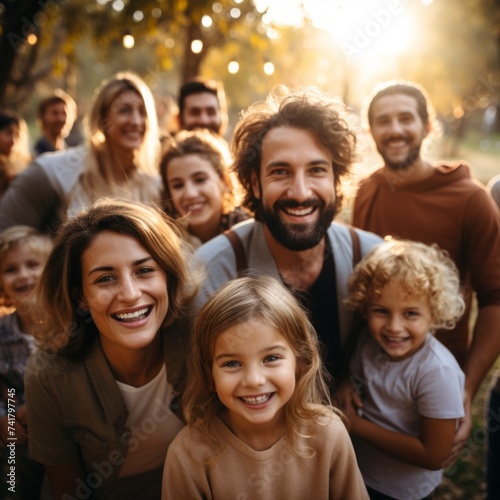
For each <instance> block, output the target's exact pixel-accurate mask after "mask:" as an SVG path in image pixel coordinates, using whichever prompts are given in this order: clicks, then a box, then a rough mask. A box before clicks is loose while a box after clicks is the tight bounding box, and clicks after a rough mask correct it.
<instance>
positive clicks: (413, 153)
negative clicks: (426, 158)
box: [379, 142, 422, 171]
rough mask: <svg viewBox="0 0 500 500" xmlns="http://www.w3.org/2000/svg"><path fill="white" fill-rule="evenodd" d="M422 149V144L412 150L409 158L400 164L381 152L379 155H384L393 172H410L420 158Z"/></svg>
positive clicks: (386, 163) (385, 161)
mask: <svg viewBox="0 0 500 500" xmlns="http://www.w3.org/2000/svg"><path fill="white" fill-rule="evenodd" d="M421 147H422V143H421V142H420V143H419V144H417V145H416V146H415V147H414V148H412V149H410V152H409V153H408V156H407V157H406V158H405V159H404V160H402V161H398V162H394V161H391V160H390V159H389V157H388V156H385V155H383V154H382V153H380V151H379V153H380V154H381V155H382V158H383V160H384V163H385V165H386V166H387V167H388V168H390V169H391V170H393V171H400V170H408V169H410V168H411V167H412V166H413V164H414V163H415V161H416V160H417V159H418V157H419V156H420V148H421Z"/></svg>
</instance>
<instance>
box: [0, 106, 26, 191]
mask: <svg viewBox="0 0 500 500" xmlns="http://www.w3.org/2000/svg"><path fill="white" fill-rule="evenodd" d="M30 161H31V153H30V150H29V138H28V127H27V126H26V122H25V121H24V119H23V118H22V117H21V116H20V115H18V114H17V113H15V112H14V111H8V110H0V197H1V196H2V194H3V193H4V191H5V190H6V189H7V187H8V185H9V184H10V181H11V180H12V179H14V177H15V176H16V175H17V174H18V173H19V172H21V171H22V170H23V169H24V168H26V167H27V166H28V164H29V162H30Z"/></svg>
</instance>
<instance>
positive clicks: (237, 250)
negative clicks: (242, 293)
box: [222, 229, 248, 274]
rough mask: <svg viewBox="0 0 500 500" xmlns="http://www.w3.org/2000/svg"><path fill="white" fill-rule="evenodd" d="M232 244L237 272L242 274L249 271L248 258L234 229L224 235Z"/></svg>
mask: <svg viewBox="0 0 500 500" xmlns="http://www.w3.org/2000/svg"><path fill="white" fill-rule="evenodd" d="M222 234H223V235H224V236H225V237H226V238H227V239H228V240H229V243H231V246H232V247H233V252H234V256H235V258H236V272H237V273H238V274H241V273H243V272H245V271H246V270H247V269H248V265H247V258H246V255H245V250H244V248H243V243H242V241H241V238H240V237H239V236H238V235H237V234H236V232H235V231H233V230H232V229H228V230H227V231H224V233H222Z"/></svg>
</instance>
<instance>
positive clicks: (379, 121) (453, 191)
mask: <svg viewBox="0 0 500 500" xmlns="http://www.w3.org/2000/svg"><path fill="white" fill-rule="evenodd" d="M430 114H431V112H430V103H428V99H427V98H426V95H425V91H423V89H421V88H420V87H419V86H417V85H415V84H413V83H409V82H389V83H388V84H386V85H384V86H383V87H382V88H380V90H378V91H377V92H376V93H375V95H374V97H373V99H372V101H371V103H370V105H369V107H368V123H369V125H370V132H371V135H372V137H373V140H374V142H375V144H376V146H377V150H378V152H379V153H380V155H381V156H382V159H383V161H384V165H383V166H382V167H381V168H379V169H378V170H376V171H375V172H374V173H372V174H371V175H370V176H369V177H367V178H366V179H364V180H363V181H362V182H361V184H360V186H359V189H358V192H357V195H356V199H355V202H354V209H353V225H354V226H356V227H359V228H362V229H365V230H368V231H372V232H374V233H377V234H379V235H381V236H387V235H391V236H394V237H397V238H403V239H410V240H415V241H421V242H423V243H426V244H433V243H435V244H437V245H439V246H440V247H441V248H443V249H445V250H447V251H448V252H449V254H450V256H451V258H452V259H453V260H454V261H455V264H456V265H457V267H458V269H459V272H460V279H461V283H462V286H463V292H464V296H465V301H466V304H467V310H466V312H465V314H464V317H463V318H462V320H461V321H460V322H459V323H458V324H457V326H456V328H455V329H453V330H451V331H450V330H448V331H440V332H438V334H437V338H438V339H439V340H441V342H442V343H443V344H444V345H445V346H446V347H448V348H449V349H450V351H451V352H452V353H453V354H454V355H455V357H456V358H457V360H458V362H459V363H460V364H461V366H462V368H463V369H464V372H465V374H466V381H465V401H464V404H465V415H466V416H465V418H464V419H463V420H462V421H461V425H460V427H459V429H458V430H457V433H456V437H455V447H454V451H453V454H452V457H451V458H450V460H453V459H454V458H455V457H456V455H457V454H458V452H459V450H460V448H461V447H462V446H463V444H464V443H465V441H466V439H467V438H468V436H469V433H470V430H471V427H472V422H471V415H470V409H471V403H472V400H473V398H474V396H475V394H476V391H477V389H478V388H479V386H480V384H481V382H482V380H483V379H484V377H485V376H486V374H487V373H488V370H489V369H490V368H491V366H492V364H493V363H494V361H495V359H496V357H497V356H498V354H499V353H500V217H499V212H498V209H497V208H496V207H495V206H494V204H493V202H492V199H491V197H490V196H489V195H488V194H487V192H486V190H485V189H484V187H483V186H482V185H481V184H479V183H478V182H476V181H475V180H473V179H472V178H471V174H470V170H469V167H468V165H467V164H465V163H455V164H446V163H443V162H441V163H439V164H437V165H431V164H430V163H428V162H427V161H425V160H424V159H423V158H422V157H421V155H420V148H421V145H422V141H423V140H424V139H425V138H426V137H427V135H428V134H429V132H430V130H431V118H430ZM473 292H475V293H476V295H477V300H478V307H479V310H478V315H477V319H476V321H475V325H474V328H473V334H472V337H470V335H469V316H470V308H471V302H472V297H473Z"/></svg>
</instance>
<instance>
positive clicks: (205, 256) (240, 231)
mask: <svg viewBox="0 0 500 500" xmlns="http://www.w3.org/2000/svg"><path fill="white" fill-rule="evenodd" d="M258 226H259V223H256V222H255V220H254V219H249V220H245V221H243V222H240V223H239V224H236V225H235V226H233V227H232V228H231V230H232V231H234V232H235V233H236V234H237V235H238V237H239V239H240V240H241V242H242V244H243V247H244V248H245V247H246V246H247V243H248V241H249V239H250V238H251V237H252V234H253V232H254V230H255V228H256V227H258ZM232 253H233V248H232V246H231V243H230V242H229V239H228V238H227V237H226V236H225V235H224V234H219V235H218V236H216V237H215V238H213V239H211V240H210V241H208V242H207V243H205V244H203V245H202V246H201V247H199V248H198V249H197V250H196V254H197V255H198V256H199V257H200V259H201V260H202V261H203V262H204V263H208V262H215V261H221V262H222V261H225V260H226V258H227V255H228V254H232Z"/></svg>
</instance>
